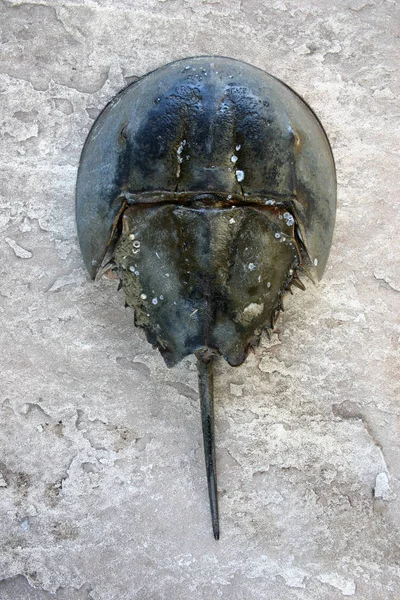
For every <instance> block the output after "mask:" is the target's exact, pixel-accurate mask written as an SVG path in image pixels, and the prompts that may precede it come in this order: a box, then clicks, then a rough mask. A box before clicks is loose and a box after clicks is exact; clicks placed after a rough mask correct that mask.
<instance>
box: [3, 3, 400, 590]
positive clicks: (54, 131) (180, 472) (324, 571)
mask: <svg viewBox="0 0 400 600" xmlns="http://www.w3.org/2000/svg"><path fill="white" fill-rule="evenodd" d="M398 12H399V11H398V6H397V4H396V3H395V2H391V1H385V0H376V1H375V0H372V1H371V2H362V1H361V0H360V1H359V0H340V1H338V2H335V3H334V4H332V3H331V2H327V1H323V2H318V3H315V2H311V1H308V0H296V1H295V0H287V1H286V0H283V1H281V0H278V1H276V2H266V1H259V0H241V1H239V0H226V1H222V0H221V1H220V2H218V1H217V2H215V1H214V0H213V1H208V0H207V1H204V2H203V1H200V0H187V1H186V0H166V1H165V2H162V1H161V0H160V1H158V0H150V1H148V0H138V1H137V2H134V3H133V2H131V0H104V1H100V0H75V1H69V2H58V1H53V2H50V1H47V2H46V1H45V0H37V1H36V0H35V1H31V2H29V3H21V2H19V1H15V0H11V1H3V2H0V23H1V28H2V41H3V46H2V50H3V57H2V60H1V62H0V92H1V95H0V98H1V99H0V102H1V115H2V126H1V131H0V137H1V140H2V141H1V147H0V163H1V170H2V176H1V180H0V193H1V199H0V202H1V204H0V207H1V210H0V249H1V250H0V251H1V255H2V261H1V267H0V268H1V277H0V315H1V325H2V326H1V331H0V351H1V373H0V380H1V382H0V402H1V404H0V413H1V414H0V423H1V424H0V529H1V539H0V557H1V558H0V561H1V567H0V568H1V572H0V577H1V578H2V581H0V597H1V598H2V599H3V597H4V598H5V599H7V600H8V599H9V598H10V599H11V598H12V600H19V599H20V598H21V599H22V598H23V599H24V600H25V599H29V598H31V599H32V600H37V599H40V600H42V599H46V600H47V598H50V597H54V598H56V599H59V600H60V599H67V598H70V599H71V600H87V599H91V600H117V599H118V600H122V599H124V600H125V599H127V600H131V599H133V598H134V599H135V600H150V598H151V599H155V598H157V599H160V600H161V599H164V598H165V599H167V598H168V599H169V598H174V599H176V600H181V599H182V600H183V599H185V600H186V598H188V597H190V598H193V599H194V600H200V599H201V600H214V599H215V598H226V599H229V600H239V599H240V600H253V599H254V598H271V599H272V598H273V599H274V600H275V599H279V600H292V599H293V600H298V599H299V600H319V599H320V598H324V599H327V600H337V599H340V598H343V597H346V596H349V597H354V598H356V599H359V600H376V599H377V598H379V599H380V600H392V599H393V598H396V596H397V595H398V589H400V570H399V566H398V565H399V555H398V536H399V528H400V518H399V514H400V511H399V497H400V493H399V492H400V486H399V477H400V449H399V424H400V419H399V405H398V398H399V396H400V389H399V384H398V373H399V340H400V331H399V329H400V328H399V298H398V293H399V290H400V268H399V256H400V253H399V244H398V231H397V230H398V226H397V222H398V219H399V208H398V203H397V202H396V198H397V194H398V174H397V171H398V166H397V156H398V147H399V135H398V128H397V125H396V124H397V113H398V100H397V97H398V84H397V82H396V69H397V64H398V59H397V58H396V52H397V50H398V46H397V45H396V38H395V34H396V25H397V22H398V18H399V15H398ZM200 54H221V55H225V56H232V57H234V58H239V59H241V60H246V61H248V62H250V63H252V64H255V65H256V66H258V67H261V68H263V69H265V70H266V71H268V72H270V73H272V74H273V75H276V76H277V77H279V78H281V79H283V80H284V81H285V82H286V83H288V84H289V85H290V86H292V87H293V88H294V89H295V90H296V91H297V92H299V93H300V94H301V95H303V97H304V98H305V99H306V100H307V101H308V102H309V103H310V105H311V106H312V107H313V109H314V110H315V111H316V113H317V114H318V116H319V117H320V118H321V121H322V122H323V124H324V126H325V128H326V130H327V133H328V135H329V138H330V140H331V142H332V146H333V151H334V155H335V158H336V163H337V167H338V180H339V208H338V219H337V227H336V233H335V238H334V246H333V250H332V254H331V259H330V263H329V266H328V270H327V272H326V274H325V277H324V280H323V281H322V283H321V285H319V286H318V287H313V286H312V285H311V284H310V285H309V284H307V282H306V285H307V290H306V291H305V292H304V293H301V292H300V291H297V290H296V292H295V294H294V296H293V297H290V298H288V299H287V301H286V312H285V313H284V314H283V317H282V318H281V319H280V320H279V321H278V324H277V335H274V336H273V338H272V340H271V341H270V342H268V341H267V340H264V342H263V344H262V346H261V347H260V348H259V349H258V350H257V351H256V353H255V355H252V356H251V357H250V358H249V359H248V361H247V362H246V363H245V364H244V365H243V366H242V367H240V368H238V369H231V368H229V367H228V366H227V365H225V364H222V363H220V364H219V365H218V368H217V373H216V377H215V379H216V382H215V383H216V413H217V414H216V417H217V419H216V420H217V440H218V448H217V457H218V472H219V490H220V510H221V531H222V536H221V540H220V541H219V542H218V543H216V542H215V541H214V540H213V538H212V534H211V527H210V522H209V520H210V519H209V508H208V503H207V491H206V481H205V474H204V468H203V455H202V446H201V427H200V417H199V408H198V399H197V380H196V370H195V365H194V361H193V360H192V359H187V360H184V361H183V362H182V363H181V364H180V365H178V366H177V367H176V368H174V369H173V370H167V369H166V368H165V366H164V364H163V361H162V359H161V357H160V356H159V355H158V354H156V353H155V352H154V351H153V350H152V349H151V347H149V346H148V344H147V342H146V341H145V339H144V337H143V334H142V333H141V332H140V331H138V330H136V329H135V328H134V326H133V315H132V313H131V311H130V310H129V309H128V310H125V309H124V307H123V296H122V293H117V292H116V283H115V282H113V281H109V280H106V279H102V280H100V281H98V282H96V283H91V282H89V281H88V278H87V276H86V273H85V271H84V268H83V263H82V260H81V256H80V252H79V248H78V246H77V239H76V231H75V223H74V187H75V180H76V171H77V166H78V161H79V155H80V151H81V148H82V145H83V143H84V140H85V138H86V135H87V133H88V131H89V128H90V126H91V124H92V123H93V119H95V118H96V116H97V115H98V113H99V111H100V110H101V108H102V107H103V106H104V105H105V103H106V102H107V101H108V100H109V99H110V98H111V97H112V96H113V95H114V94H115V93H116V92H117V91H118V90H119V89H121V87H123V86H124V85H126V84H127V83H129V82H131V81H132V80H134V78H135V77H137V76H140V75H142V74H144V73H146V72H148V71H150V70H152V69H154V68H156V67H158V66H161V65H162V64H164V63H166V62H168V61H172V60H175V59H177V58H182V57H185V56H193V55H200ZM52 593H54V594H55V595H54V596H51V594H52Z"/></svg>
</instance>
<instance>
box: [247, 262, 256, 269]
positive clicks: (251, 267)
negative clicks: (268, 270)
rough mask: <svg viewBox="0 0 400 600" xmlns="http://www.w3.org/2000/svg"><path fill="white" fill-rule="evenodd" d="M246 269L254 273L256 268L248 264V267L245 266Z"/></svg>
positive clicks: (252, 264)
mask: <svg viewBox="0 0 400 600" xmlns="http://www.w3.org/2000/svg"><path fill="white" fill-rule="evenodd" d="M247 268H248V270H249V271H254V270H255V268H256V265H255V264H254V263H249V264H248V266H247Z"/></svg>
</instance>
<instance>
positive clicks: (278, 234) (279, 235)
mask: <svg viewBox="0 0 400 600" xmlns="http://www.w3.org/2000/svg"><path fill="white" fill-rule="evenodd" d="M275 237H276V239H277V240H279V238H280V237H281V234H280V233H278V232H276V234H275Z"/></svg>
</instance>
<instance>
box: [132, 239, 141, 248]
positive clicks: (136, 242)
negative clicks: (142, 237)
mask: <svg viewBox="0 0 400 600" xmlns="http://www.w3.org/2000/svg"><path fill="white" fill-rule="evenodd" d="M132 246H133V247H134V248H140V242H139V240H135V241H134V242H133V244H132Z"/></svg>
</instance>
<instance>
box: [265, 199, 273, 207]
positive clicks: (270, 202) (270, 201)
mask: <svg viewBox="0 0 400 600" xmlns="http://www.w3.org/2000/svg"><path fill="white" fill-rule="evenodd" d="M265 204H266V205H270V206H273V205H274V204H275V200H266V201H265Z"/></svg>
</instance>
